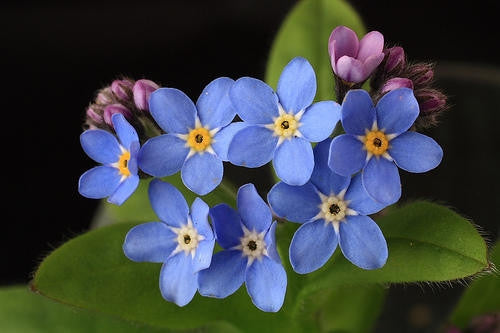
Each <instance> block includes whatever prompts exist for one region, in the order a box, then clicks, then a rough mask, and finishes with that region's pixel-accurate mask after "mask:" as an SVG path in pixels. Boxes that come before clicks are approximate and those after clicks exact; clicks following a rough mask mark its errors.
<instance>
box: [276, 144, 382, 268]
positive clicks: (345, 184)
mask: <svg viewBox="0 0 500 333" xmlns="http://www.w3.org/2000/svg"><path fill="white" fill-rule="evenodd" d="M330 141H331V140H330V139H327V140H325V141H323V142H321V143H319V144H317V145H316V147H314V158H315V165H314V171H313V174H312V176H311V180H310V181H309V182H308V183H306V184H305V185H303V186H290V185H287V184H285V183H283V182H279V183H278V184H276V185H274V186H273V188H272V189H271V191H269V194H268V201H269V204H270V205H271V208H272V209H273V211H274V212H275V214H277V215H278V216H280V217H283V218H286V219H287V220H290V221H293V222H298V223H303V224H302V225H301V226H300V227H299V229H297V231H296V232H295V235H294V236H293V238H292V242H291V244H290V262H291V264H292V267H293V269H294V270H295V271H296V272H298V273H301V274H306V273H310V272H312V271H315V270H317V269H318V268H320V267H322V266H323V265H324V264H325V263H326V262H327V261H328V259H329V258H330V257H331V256H332V254H333V252H334V251H335V249H336V248H337V244H338V245H340V249H341V250H342V253H343V254H344V256H345V257H346V258H347V259H348V260H349V261H350V262H352V263H353V264H354V265H356V266H358V267H361V268H364V269H375V268H380V267H382V266H383V265H384V264H385V262H386V260H387V255H388V251H387V243H386V241H385V238H384V235H383V234H382V232H381V231H380V228H379V227H378V226H377V224H376V223H375V222H374V221H373V220H372V219H371V218H370V217H368V216H366V215H369V214H373V213H376V212H378V211H379V210H381V209H382V208H384V206H383V205H381V204H380V203H377V202H375V201H374V200H372V199H371V198H370V196H369V195H368V194H367V193H366V191H365V189H364V188H363V185H362V184H361V178H360V175H357V176H355V177H354V178H352V180H351V179H350V177H343V176H340V175H337V174H335V173H334V172H332V171H331V170H330V169H329V168H328V163H327V162H328V152H329V147H330Z"/></svg>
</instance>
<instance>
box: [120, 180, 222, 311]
mask: <svg viewBox="0 0 500 333" xmlns="http://www.w3.org/2000/svg"><path fill="white" fill-rule="evenodd" d="M149 199H150V201H151V205H152V207H153V210H154V211H155V213H156V215H157V216H158V217H159V218H160V222H149V223H144V224H140V225H137V226H135V227H134V228H132V229H130V231H129V232H128V233H127V236H126V237H125V242H124V244H123V251H124V253H125V255H126V256H127V257H128V258H129V259H130V260H133V261H138V262H154V263H163V266H162V268H161V272H160V291H161V294H162V296H163V297H164V298H165V299H166V300H168V301H171V302H174V303H175V304H177V305H179V306H184V305H186V304H188V303H189V302H190V301H191V299H192V298H193V296H194V294H195V293H196V290H197V289H198V274H199V273H198V272H199V271H200V270H202V269H205V268H207V267H208V266H209V265H210V261H211V259H212V252H213V248H214V245H215V238H214V234H213V231H212V228H211V227H210V224H209V223H208V211H209V208H208V206H207V204H206V203H205V202H204V201H203V200H202V199H200V198H196V199H195V200H194V202H193V204H192V205H191V213H190V212H189V207H188V205H187V203H186V200H185V199H184V197H183V196H182V194H181V192H179V190H177V189H176V188H175V187H174V186H172V185H171V184H169V183H166V182H164V181H161V180H159V179H154V180H153V181H151V183H150V185H149Z"/></svg>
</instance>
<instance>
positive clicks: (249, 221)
mask: <svg viewBox="0 0 500 333" xmlns="http://www.w3.org/2000/svg"><path fill="white" fill-rule="evenodd" d="M236 200H237V205H238V212H239V213H240V217H241V220H242V222H243V224H244V225H245V227H247V229H248V230H250V231H252V230H255V231H257V232H262V231H266V230H267V229H268V228H269V226H270V225H271V220H272V214H271V209H270V208H269V206H268V205H267V204H266V203H265V201H264V200H262V198H261V197H260V195H259V193H257V190H256V189H255V186H254V185H253V184H246V185H243V186H241V187H240V188H239V189H238V194H237V199H236Z"/></svg>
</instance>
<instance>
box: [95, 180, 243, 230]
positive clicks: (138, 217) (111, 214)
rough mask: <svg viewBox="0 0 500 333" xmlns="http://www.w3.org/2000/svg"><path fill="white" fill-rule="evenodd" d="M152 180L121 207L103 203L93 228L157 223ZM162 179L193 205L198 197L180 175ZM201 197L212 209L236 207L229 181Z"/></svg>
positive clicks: (141, 184)
mask: <svg viewBox="0 0 500 333" xmlns="http://www.w3.org/2000/svg"><path fill="white" fill-rule="evenodd" d="M152 179H153V178H149V179H143V180H141V181H140V182H139V186H138V188H137V190H136V191H135V192H134V193H133V194H132V195H131V196H130V198H129V199H128V200H127V201H125V203H124V204H123V205H121V206H116V205H113V204H110V203H108V202H106V201H105V200H103V201H101V206H100V207H99V209H98V211H97V214H96V216H95V218H94V220H93V221H92V228H93V229H95V228H97V227H102V226H106V225H110V224H114V223H120V222H122V223H123V222H125V223H126V222H148V221H157V220H158V217H157V216H156V214H155V213H154V211H153V209H152V208H151V204H150V203H149V196H148V186H149V183H150V182H151V180H152ZM162 179H163V180H165V181H167V182H169V183H170V184H172V185H174V186H175V187H176V188H177V189H179V191H181V192H182V194H183V195H184V197H185V198H186V201H187V202H188V204H191V203H192V202H193V201H194V199H195V198H196V197H197V196H198V195H196V193H193V192H191V191H190V190H188V189H187V188H186V186H184V184H183V183H182V180H181V177H180V174H179V173H177V174H175V175H172V176H169V177H164V178H162ZM200 197H201V198H202V199H203V200H204V201H205V202H206V203H207V204H208V205H209V206H210V207H212V206H215V205H216V204H218V203H223V202H225V203H227V204H229V205H233V206H234V205H235V203H236V189H235V188H234V187H233V185H232V184H230V183H229V182H228V181H227V180H223V181H222V183H221V184H220V185H219V186H218V187H217V188H216V189H215V190H213V191H212V192H210V193H209V194H207V195H205V196H200Z"/></svg>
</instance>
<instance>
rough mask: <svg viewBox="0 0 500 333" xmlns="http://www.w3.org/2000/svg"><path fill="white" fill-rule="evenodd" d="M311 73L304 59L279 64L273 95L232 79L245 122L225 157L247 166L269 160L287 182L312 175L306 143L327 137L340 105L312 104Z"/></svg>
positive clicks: (254, 82) (300, 182)
mask: <svg viewBox="0 0 500 333" xmlns="http://www.w3.org/2000/svg"><path fill="white" fill-rule="evenodd" d="M315 94H316V75H315V74H314V70H313V68H312V66H311V64H309V62H308V61H307V60H306V59H304V58H300V57H297V58H294V59H293V60H292V61H290V63H288V65H287V66H286V67H285V68H284V70H283V72H282V73H281V77H280V79H279V82H278V89H277V92H276V93H275V92H274V91H273V90H272V88H271V87H269V86H268V85H267V84H265V83H264V82H262V81H260V80H257V79H253V78H250V77H243V78H241V79H239V80H237V81H236V82H235V84H234V86H233V87H232V88H231V90H230V92H229V96H230V98H231V101H232V103H233V105H234V107H235V108H236V112H237V114H238V115H239V116H240V117H241V119H242V120H243V121H244V122H245V123H247V124H248V125H250V126H248V127H247V128H244V129H242V130H240V131H238V132H237V133H236V134H235V135H234V138H233V140H232V142H231V144H230V146H229V152H228V157H229V161H230V162H231V163H233V164H235V165H241V166H245V167H248V168H256V167H260V166H263V165H264V164H266V163H268V162H269V161H270V160H273V166H274V169H275V171H276V174H277V176H278V177H279V178H280V179H281V180H283V181H284V182H285V183H287V184H290V185H303V184H305V183H306V182H307V181H308V180H309V178H310V177H311V172H312V170H313V168H314V157H313V153H312V147H311V144H310V142H319V141H322V140H324V139H326V138H327V137H328V136H329V135H330V134H331V133H332V131H333V129H334V127H335V125H336V124H337V122H338V120H339V119H340V105H338V104H337V103H335V102H333V101H323V102H318V103H314V104H312V105H311V103H312V102H313V99H314V96H315Z"/></svg>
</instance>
